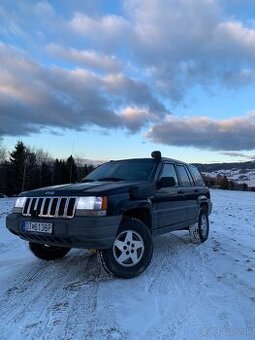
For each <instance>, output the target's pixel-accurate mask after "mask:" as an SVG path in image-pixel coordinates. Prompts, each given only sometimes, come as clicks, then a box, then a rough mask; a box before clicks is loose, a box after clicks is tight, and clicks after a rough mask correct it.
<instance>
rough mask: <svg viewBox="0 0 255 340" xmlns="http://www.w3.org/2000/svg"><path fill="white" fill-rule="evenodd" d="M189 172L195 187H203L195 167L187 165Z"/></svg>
mask: <svg viewBox="0 0 255 340" xmlns="http://www.w3.org/2000/svg"><path fill="white" fill-rule="evenodd" d="M189 171H190V172H191V175H192V177H193V179H194V181H195V184H196V185H205V184H204V181H203V178H202V176H201V174H200V172H199V171H198V169H197V168H196V167H195V166H193V165H189Z"/></svg>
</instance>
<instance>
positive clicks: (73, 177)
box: [66, 155, 78, 183]
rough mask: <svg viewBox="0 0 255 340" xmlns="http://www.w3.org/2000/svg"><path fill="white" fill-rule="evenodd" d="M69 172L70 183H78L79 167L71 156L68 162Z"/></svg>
mask: <svg viewBox="0 0 255 340" xmlns="http://www.w3.org/2000/svg"><path fill="white" fill-rule="evenodd" d="M66 166H67V172H68V177H69V181H68V182H69V183H75V182H77V178H78V174H77V166H76V164H75V161H74V158H73V156H72V155H71V156H70V157H68V158H67V160H66Z"/></svg>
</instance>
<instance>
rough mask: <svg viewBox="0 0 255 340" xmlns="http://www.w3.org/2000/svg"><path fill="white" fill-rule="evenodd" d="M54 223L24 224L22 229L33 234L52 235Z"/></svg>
mask: <svg viewBox="0 0 255 340" xmlns="http://www.w3.org/2000/svg"><path fill="white" fill-rule="evenodd" d="M52 226H53V225H52V223H43V222H23V224H22V229H23V230H24V231H30V232H33V233H47V234H51V233H52Z"/></svg>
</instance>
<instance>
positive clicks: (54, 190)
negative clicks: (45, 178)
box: [20, 181, 148, 197]
mask: <svg viewBox="0 0 255 340" xmlns="http://www.w3.org/2000/svg"><path fill="white" fill-rule="evenodd" d="M145 183H148V182H145V181H120V182H109V181H105V182H102V181H95V182H89V183H76V184H63V185H55V186H50V187H45V188H40V189H35V190H31V191H26V192H22V193H21V194H20V196H29V197H31V196H32V197H35V196H36V197H37V196H94V195H98V196H100V195H101V196H104V195H105V196H106V195H113V194H121V193H125V192H129V189H130V187H133V186H138V185H144V184H145Z"/></svg>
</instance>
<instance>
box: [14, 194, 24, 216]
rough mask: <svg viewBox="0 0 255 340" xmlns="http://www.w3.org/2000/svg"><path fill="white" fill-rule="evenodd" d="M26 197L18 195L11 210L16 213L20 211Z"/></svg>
mask: <svg viewBox="0 0 255 340" xmlns="http://www.w3.org/2000/svg"><path fill="white" fill-rule="evenodd" d="M26 199H27V198H26V197H18V198H17V199H16V202H15V204H14V208H13V211H12V212H13V213H17V214H19V213H21V212H22V209H23V207H24V205H25V203H26Z"/></svg>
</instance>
